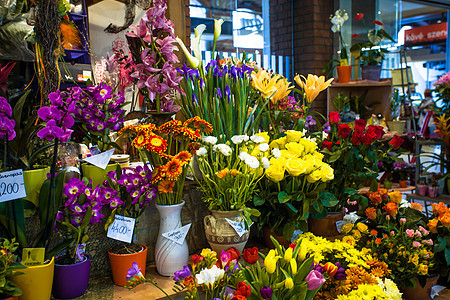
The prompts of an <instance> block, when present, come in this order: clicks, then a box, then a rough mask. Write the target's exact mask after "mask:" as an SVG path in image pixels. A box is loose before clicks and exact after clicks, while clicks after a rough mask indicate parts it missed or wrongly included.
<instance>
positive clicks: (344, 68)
mask: <svg viewBox="0 0 450 300" xmlns="http://www.w3.org/2000/svg"><path fill="white" fill-rule="evenodd" d="M330 20H331V24H333V26H331V31H333V32H334V33H336V32H338V33H339V48H340V55H339V60H337V62H338V63H339V65H338V66H337V67H336V68H337V72H338V78H339V83H348V82H350V79H351V77H352V66H351V62H349V59H348V51H347V44H346V43H345V41H344V38H343V37H342V33H341V28H342V26H343V25H344V23H345V21H347V20H348V14H347V12H346V11H345V10H341V9H338V10H337V11H336V12H335V14H334V16H330Z"/></svg>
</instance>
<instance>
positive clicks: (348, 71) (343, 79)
mask: <svg viewBox="0 0 450 300" xmlns="http://www.w3.org/2000/svg"><path fill="white" fill-rule="evenodd" d="M337 72H338V77H339V83H348V82H350V78H351V77H352V66H337Z"/></svg>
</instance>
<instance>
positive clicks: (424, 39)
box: [405, 22, 447, 46]
mask: <svg viewBox="0 0 450 300" xmlns="http://www.w3.org/2000/svg"><path fill="white" fill-rule="evenodd" d="M446 39H447V22H445V23H439V24H433V25H428V26H421V27H416V28H412V29H409V30H405V46H417V45H424V44H433V43H437V42H445V40H446Z"/></svg>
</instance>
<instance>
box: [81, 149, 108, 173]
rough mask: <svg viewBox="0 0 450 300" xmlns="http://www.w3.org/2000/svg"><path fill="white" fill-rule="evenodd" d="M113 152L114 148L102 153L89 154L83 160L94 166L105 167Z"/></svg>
mask: <svg viewBox="0 0 450 300" xmlns="http://www.w3.org/2000/svg"><path fill="white" fill-rule="evenodd" d="M113 154H114V149H111V150H108V151H105V152H103V153H100V154H97V155H94V156H89V157H86V158H85V159H84V161H86V162H88V163H90V164H93V165H94V166H96V167H99V168H100V169H103V170H104V169H106V167H107V166H108V164H109V161H110V160H111V156H112V155H113Z"/></svg>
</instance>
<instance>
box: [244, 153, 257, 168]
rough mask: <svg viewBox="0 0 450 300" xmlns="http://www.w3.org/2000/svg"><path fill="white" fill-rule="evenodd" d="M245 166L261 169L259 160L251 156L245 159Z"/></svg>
mask: <svg viewBox="0 0 450 300" xmlns="http://www.w3.org/2000/svg"><path fill="white" fill-rule="evenodd" d="M245 164H246V165H248V166H249V167H250V168H252V169H256V168H258V167H259V160H258V159H257V158H256V157H254V156H251V155H249V156H247V157H246V158H245Z"/></svg>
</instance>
